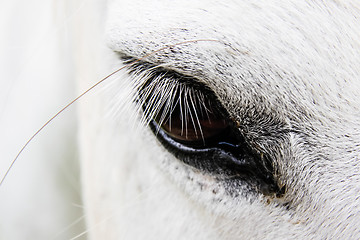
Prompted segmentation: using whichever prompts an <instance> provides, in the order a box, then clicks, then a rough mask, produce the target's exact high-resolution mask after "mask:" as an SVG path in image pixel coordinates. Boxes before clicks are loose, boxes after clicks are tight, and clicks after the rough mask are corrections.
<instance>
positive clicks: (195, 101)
mask: <svg viewBox="0 0 360 240" xmlns="http://www.w3.org/2000/svg"><path fill="white" fill-rule="evenodd" d="M123 59H124V60H126V61H125V62H128V61H130V60H131V58H123ZM129 70H130V73H132V74H133V75H134V76H135V80H136V79H140V82H139V83H136V81H135V88H136V91H137V97H136V98H135V101H136V102H137V103H138V104H139V105H140V106H141V107H142V110H143V120H144V121H145V122H146V123H149V126H150V128H151V130H152V131H153V132H154V134H155V136H156V137H157V139H158V140H159V142H160V143H161V144H162V145H163V146H164V147H165V148H166V149H167V150H168V151H169V152H170V153H172V154H173V155H174V156H175V157H176V158H177V159H179V160H181V161H182V162H184V163H185V164H188V165H191V166H193V167H195V168H197V169H200V170H202V171H203V172H207V173H209V174H214V176H217V177H221V176H222V177H223V178H224V181H226V179H229V177H230V176H231V179H232V180H233V181H235V179H237V180H238V181H240V182H242V183H245V182H246V184H247V185H248V186H250V187H251V188H253V189H254V190H255V191H260V192H262V193H264V194H273V193H279V191H280V190H279V188H278V186H277V184H276V180H275V179H274V175H273V174H274V171H273V166H272V163H271V161H270V159H269V158H267V157H266V156H264V154H262V153H259V152H257V151H256V150H255V149H254V148H253V147H252V146H251V145H250V144H249V143H248V142H247V141H246V138H245V137H244V136H243V135H242V133H241V132H240V130H239V129H238V126H237V124H234V122H233V121H232V120H231V117H230V115H229V114H228V112H227V111H226V109H225V108H224V107H223V106H222V105H221V103H220V101H219V100H218V98H217V97H216V94H215V93H214V92H213V91H212V90H211V89H210V88H209V87H207V86H206V85H204V84H202V83H200V82H199V81H198V80H197V79H194V78H192V77H189V76H184V75H182V74H179V73H177V72H175V71H171V70H168V69H164V68H161V67H158V66H154V65H153V64H150V63H147V62H138V63H137V64H133V65H132V67H131V68H130V69H129Z"/></svg>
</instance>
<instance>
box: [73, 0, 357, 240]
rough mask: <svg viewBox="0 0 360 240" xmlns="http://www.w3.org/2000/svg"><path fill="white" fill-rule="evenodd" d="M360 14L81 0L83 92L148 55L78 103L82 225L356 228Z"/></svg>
mask: <svg viewBox="0 0 360 240" xmlns="http://www.w3.org/2000/svg"><path fill="white" fill-rule="evenodd" d="M359 19H360V4H359V3H358V2H356V1H345V0H344V1H327V2H323V1H265V0H261V1H256V2H252V1H221V2H219V1H201V0H195V1H194V0H193V1H165V0H158V1H156V0H152V1H150V0H133V1H126V2H125V1H120V0H113V1H111V2H109V3H107V5H106V6H105V4H104V2H102V1H96V0H94V2H91V4H87V5H85V7H83V9H82V12H80V13H79V14H78V15H77V18H76V20H75V22H76V24H75V25H74V31H73V36H74V38H73V39H74V46H75V47H74V49H76V51H75V52H74V53H73V54H74V56H76V61H77V63H78V65H77V69H76V70H77V79H78V82H79V86H80V88H81V89H84V88H85V87H88V86H89V85H90V84H91V83H93V82H95V81H96V80H99V79H101V78H102V77H103V76H105V75H107V74H109V73H110V72H112V71H114V70H116V69H119V68H120V67H121V66H124V65H126V64H128V63H131V62H133V61H134V60H136V59H141V61H138V62H136V63H135V64H130V65H128V66H126V67H125V68H124V69H123V70H121V71H120V72H117V73H116V74H114V75H113V76H111V78H109V79H107V80H106V81H105V82H103V86H104V87H105V89H104V90H103V91H101V92H99V93H97V94H95V95H91V96H89V97H88V98H87V100H84V101H80V109H79V122H78V128H79V148H80V159H81V176H82V191H83V195H82V196H83V201H84V206H85V210H84V211H85V216H86V223H87V226H86V228H87V234H88V237H89V238H91V239H328V238H329V239H357V238H360V231H359V230H358V228H359V220H360V215H359V212H360V200H359V197H360V169H359V168H360V162H359V152H360V121H359V120H360V111H359V110H360V107H359V103H360V81H359V76H360V67H359V66H360V41H359V39H360V22H359ZM105 43H106V45H107V46H108V48H107V47H105ZM144 56H145V58H144Z"/></svg>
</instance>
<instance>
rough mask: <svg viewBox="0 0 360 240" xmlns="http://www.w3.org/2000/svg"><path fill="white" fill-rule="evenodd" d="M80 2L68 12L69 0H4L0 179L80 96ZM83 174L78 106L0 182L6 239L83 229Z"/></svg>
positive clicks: (0, 228)
mask: <svg viewBox="0 0 360 240" xmlns="http://www.w3.org/2000/svg"><path fill="white" fill-rule="evenodd" d="M74 2H75V1H74ZM78 2H79V3H78V6H77V7H76V8H74V9H72V10H69V9H68V8H67V6H64V5H63V1H49V0H31V1H27V0H11V1H5V0H0V176H1V177H2V176H3V175H4V174H5V171H6V169H7V167H8V166H9V165H10V163H11V161H12V160H13V158H14V157H15V156H16V154H17V152H18V151H19V150H20V149H21V147H22V145H23V144H25V142H26V141H27V139H28V138H29V137H30V136H31V135H32V134H33V133H34V132H35V131H36V130H37V129H38V128H40V127H41V125H42V124H43V123H45V122H46V121H47V120H48V119H49V118H50V117H51V116H52V115H53V114H55V113H56V111H58V110H59V109H60V108H61V107H62V106H64V105H65V104H66V103H67V102H69V101H70V100H71V99H72V98H74V97H75V96H76V92H77V91H76V86H75V83H74V80H73V79H74V74H73V71H72V70H73V60H72V57H71V52H72V49H71V47H72V45H71V40H70V37H69V35H70V33H69V27H70V26H71V24H72V19H73V18H75V17H76V15H77V12H78V11H81V9H82V6H83V5H84V4H86V1H78ZM79 179H80V177H79V174H78V163H77V149H76V106H72V107H71V109H69V110H68V111H67V112H65V113H64V114H62V115H61V116H60V117H59V118H58V119H56V120H55V121H54V122H53V123H52V124H51V125H49V126H48V127H47V128H45V129H44V130H43V131H42V132H41V134H40V135H38V136H37V137H36V138H35V139H34V141H33V142H32V143H30V145H29V146H28V147H27V148H26V149H25V151H24V152H23V154H22V155H21V156H20V158H19V159H18V161H17V162H16V163H15V165H14V167H13V169H12V170H11V172H10V174H9V175H8V177H7V178H6V180H5V182H4V184H3V185H2V186H1V187H0V239H6V240H12V239H72V238H74V237H76V236H77V235H79V234H81V233H82V232H83V231H84V229H83V221H82V219H83V218H82V217H83V213H82V202H81V196H80V195H81V189H80V180H79ZM85 238H86V236H85V235H82V236H81V237H79V238H76V239H85Z"/></svg>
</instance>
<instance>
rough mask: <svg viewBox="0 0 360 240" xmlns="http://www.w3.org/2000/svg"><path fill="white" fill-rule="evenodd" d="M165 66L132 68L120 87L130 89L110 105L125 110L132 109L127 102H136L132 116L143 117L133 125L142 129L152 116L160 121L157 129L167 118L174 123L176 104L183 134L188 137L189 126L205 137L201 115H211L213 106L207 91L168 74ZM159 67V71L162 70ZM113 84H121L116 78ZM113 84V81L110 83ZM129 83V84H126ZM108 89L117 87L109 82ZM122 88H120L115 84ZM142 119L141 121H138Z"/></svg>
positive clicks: (115, 113)
mask: <svg viewBox="0 0 360 240" xmlns="http://www.w3.org/2000/svg"><path fill="white" fill-rule="evenodd" d="M159 69H163V67H162V66H159V67H151V68H147V69H146V70H144V69H143V68H142V67H138V68H135V69H134V68H132V69H129V70H128V71H127V75H128V77H130V78H131V79H129V81H124V82H125V83H124V82H123V84H122V86H121V89H123V88H126V89H128V91H127V92H128V93H127V94H125V95H124V96H121V97H120V98H119V97H114V98H113V99H116V100H115V102H113V103H112V104H111V105H112V106H116V108H114V109H112V111H110V112H111V113H112V115H118V114H122V113H123V112H124V111H127V110H129V107H125V106H124V105H125V104H124V103H129V101H131V102H133V103H134V105H133V106H135V111H132V112H133V114H132V116H131V118H130V119H132V120H135V119H136V118H139V116H140V121H132V122H134V124H135V123H136V122H137V124H136V125H134V126H133V127H134V129H140V126H147V125H148V124H149V123H150V122H151V121H152V120H154V119H156V120H157V122H158V129H156V133H158V131H159V130H160V127H161V125H162V124H163V123H164V122H168V124H169V128H170V130H171V127H172V120H173V119H172V113H173V112H174V111H175V108H176V107H178V108H179V114H180V115H179V117H180V120H181V134H182V135H183V136H185V137H186V138H187V137H188V128H189V127H193V129H194V131H195V134H196V135H197V136H198V135H200V136H201V137H202V139H203V140H204V135H203V129H202V127H201V124H200V118H199V116H204V115H206V116H208V119H209V121H210V118H209V113H211V112H212V111H211V109H208V107H207V106H206V103H205V101H206V99H205V97H204V94H203V93H202V92H201V91H199V90H198V89H195V88H193V87H192V86H189V84H188V83H186V82H185V81H184V82H182V81H181V80H178V79H176V78H174V77H172V76H167V73H166V71H165V72H164V73H161V71H163V70H159ZM159 71H160V73H159ZM113 82H114V84H119V83H118V80H117V79H114V81H113ZM110 85H111V84H110ZM124 85H126V86H124ZM108 89H114V88H113V87H112V86H109V85H108ZM115 89H119V88H115ZM138 122H140V124H139V123H138Z"/></svg>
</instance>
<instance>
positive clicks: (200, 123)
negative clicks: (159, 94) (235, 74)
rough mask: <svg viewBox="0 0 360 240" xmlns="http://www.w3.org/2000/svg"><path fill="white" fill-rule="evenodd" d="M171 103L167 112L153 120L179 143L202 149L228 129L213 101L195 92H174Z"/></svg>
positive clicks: (162, 112) (161, 112)
mask: <svg viewBox="0 0 360 240" xmlns="http://www.w3.org/2000/svg"><path fill="white" fill-rule="evenodd" d="M174 101H175V102H176V103H175V104H174V105H173V106H172V107H171V108H170V109H168V110H167V111H166V110H165V107H163V109H162V110H161V111H159V114H157V116H156V117H155V121H156V122H157V124H158V125H160V126H161V128H162V129H163V130H164V131H165V132H166V133H167V134H168V135H169V136H170V137H171V138H173V139H174V140H176V141H178V142H182V143H185V144H186V143H187V144H189V145H203V146H205V144H207V143H209V142H210V141H213V140H216V137H217V136H218V135H220V134H221V133H222V132H223V131H224V130H225V129H227V128H228V127H229V125H228V123H227V121H226V120H225V119H224V118H223V117H222V115H221V114H220V113H218V112H217V111H216V107H215V105H214V104H213V102H212V101H210V100H209V99H206V98H205V97H204V95H203V93H202V92H200V91H198V90H194V89H192V90H191V91H189V92H188V93H187V94H185V93H184V92H177V93H176V94H175V97H174Z"/></svg>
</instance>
